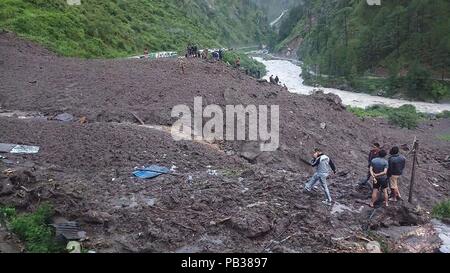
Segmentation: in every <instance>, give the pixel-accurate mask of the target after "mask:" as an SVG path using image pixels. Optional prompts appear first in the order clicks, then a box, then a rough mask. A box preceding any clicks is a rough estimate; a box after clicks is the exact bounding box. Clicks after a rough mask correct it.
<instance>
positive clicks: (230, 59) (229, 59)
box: [223, 51, 266, 77]
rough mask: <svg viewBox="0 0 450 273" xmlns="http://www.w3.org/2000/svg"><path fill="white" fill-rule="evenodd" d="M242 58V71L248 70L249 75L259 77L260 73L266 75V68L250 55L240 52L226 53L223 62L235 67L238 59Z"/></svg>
mask: <svg viewBox="0 0 450 273" xmlns="http://www.w3.org/2000/svg"><path fill="white" fill-rule="evenodd" d="M238 57H239V58H241V69H245V70H248V73H249V75H252V76H254V77H257V74H258V71H259V72H260V73H259V74H260V75H261V77H262V76H264V75H265V74H266V66H265V65H264V64H262V63H260V62H258V61H255V60H254V59H252V58H251V57H249V56H248V55H246V54H245V53H243V52H238V51H226V52H225V54H224V56H223V60H224V62H226V63H228V64H230V65H232V66H234V65H235V62H236V59H237V58H238Z"/></svg>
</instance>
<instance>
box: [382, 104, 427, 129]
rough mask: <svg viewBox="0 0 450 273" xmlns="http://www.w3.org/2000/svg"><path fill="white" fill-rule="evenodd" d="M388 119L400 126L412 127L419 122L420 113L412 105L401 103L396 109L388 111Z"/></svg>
mask: <svg viewBox="0 0 450 273" xmlns="http://www.w3.org/2000/svg"><path fill="white" fill-rule="evenodd" d="M388 120H389V122H390V123H391V124H394V125H397V126H400V127H402V128H408V129H414V128H416V127H417V125H418V124H419V120H420V115H419V114H418V113H417V111H416V107H414V106H413V105H403V106H401V107H400V108H398V110H397V111H392V112H389V113H388Z"/></svg>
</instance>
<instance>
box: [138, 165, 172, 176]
mask: <svg viewBox="0 0 450 273" xmlns="http://www.w3.org/2000/svg"><path fill="white" fill-rule="evenodd" d="M169 172H170V170H169V169H168V168H165V167H161V166H158V165H152V166H149V167H145V168H143V169H139V170H136V171H135V172H133V175H134V176H136V177H138V178H140V179H152V178H155V177H158V176H160V175H162V174H168V173H169Z"/></svg>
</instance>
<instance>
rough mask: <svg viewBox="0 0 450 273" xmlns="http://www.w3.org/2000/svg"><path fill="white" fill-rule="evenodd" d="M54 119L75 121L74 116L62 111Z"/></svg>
mask: <svg viewBox="0 0 450 273" xmlns="http://www.w3.org/2000/svg"><path fill="white" fill-rule="evenodd" d="M54 119H55V120H58V121H63V122H70V121H73V119H74V117H73V116H72V115H71V114H69V113H62V114H59V115H57V116H56V117H55V118H54Z"/></svg>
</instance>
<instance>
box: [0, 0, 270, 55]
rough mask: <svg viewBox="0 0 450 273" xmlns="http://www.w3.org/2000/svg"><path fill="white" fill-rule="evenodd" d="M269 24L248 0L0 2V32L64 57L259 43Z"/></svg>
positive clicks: (48, 0)
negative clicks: (24, 39)
mask: <svg viewBox="0 0 450 273" xmlns="http://www.w3.org/2000/svg"><path fill="white" fill-rule="evenodd" d="M268 24H269V21H268V19H267V16H266V15H265V12H264V11H263V10H262V9H260V8H258V6H257V5H256V4H255V3H254V2H252V1H250V0H104V1H97V0H81V5H80V6H69V5H68V4H67V2H66V0H2V1H0V28H4V29H7V30H10V31H13V32H16V33H18V34H19V35H22V36H25V37H27V38H29V39H32V40H34V41H37V42H40V43H41V44H43V45H45V46H47V47H49V48H50V49H52V50H54V51H56V52H58V53H60V54H62V55H67V56H83V57H100V56H101V57H113V56H124V55H127V54H132V53H136V52H139V53H141V52H143V50H144V48H146V47H148V48H149V49H150V50H151V51H154V50H181V49H183V48H184V47H185V46H186V45H187V44H188V43H196V44H198V45H199V46H239V45H250V44H252V45H253V44H259V43H264V42H265V40H266V39H267V33H268V31H269V27H268Z"/></svg>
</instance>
